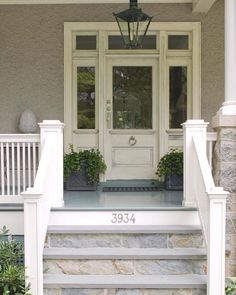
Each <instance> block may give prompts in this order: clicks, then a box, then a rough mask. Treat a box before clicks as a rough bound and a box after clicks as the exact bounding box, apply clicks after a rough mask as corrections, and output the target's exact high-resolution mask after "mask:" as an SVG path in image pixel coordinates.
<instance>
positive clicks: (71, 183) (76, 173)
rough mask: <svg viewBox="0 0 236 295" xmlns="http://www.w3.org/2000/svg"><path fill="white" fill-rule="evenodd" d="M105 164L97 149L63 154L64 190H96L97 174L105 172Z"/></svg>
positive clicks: (71, 151) (71, 148)
mask: <svg viewBox="0 0 236 295" xmlns="http://www.w3.org/2000/svg"><path fill="white" fill-rule="evenodd" d="M105 171H106V164H105V162H104V159H103V156H102V155H101V153H100V152H99V150H95V149H91V150H83V151H79V152H75V151H74V149H73V145H70V153H68V154H65V155H64V180H65V189H66V190H96V189H97V185H98V182H99V174H100V173H105Z"/></svg>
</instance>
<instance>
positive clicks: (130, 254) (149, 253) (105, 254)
mask: <svg viewBox="0 0 236 295" xmlns="http://www.w3.org/2000/svg"><path fill="white" fill-rule="evenodd" d="M43 256H44V259H46V260H50V259H53V260H55V259H70V260H73V259H89V260H93V259H103V260H104V259H122V260H126V259H137V260H143V259H148V260H150V259H157V260H171V259H175V260H176V259H177V260H178V259H184V260H186V259H206V249H204V248H182V249H181V248H179V249H171V248H159V249H158V248H96V249H94V248H45V249H44V255H43Z"/></svg>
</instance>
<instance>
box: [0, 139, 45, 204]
mask: <svg viewBox="0 0 236 295" xmlns="http://www.w3.org/2000/svg"><path fill="white" fill-rule="evenodd" d="M39 138H40V136H39V134H1V135H0V202H1V203H4V202H7V203H11V202H14V201H16V202H19V201H20V199H19V198H14V197H16V196H18V197H19V196H20V193H21V192H22V191H24V190H25V189H26V187H31V186H33V184H34V179H35V176H36V171H37V167H38V161H39V154H40V148H39Z"/></svg>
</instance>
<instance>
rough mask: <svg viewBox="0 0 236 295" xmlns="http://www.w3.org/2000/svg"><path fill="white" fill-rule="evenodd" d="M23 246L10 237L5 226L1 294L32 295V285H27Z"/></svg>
mask: <svg viewBox="0 0 236 295" xmlns="http://www.w3.org/2000/svg"><path fill="white" fill-rule="evenodd" d="M23 257H24V250H23V244H22V243H21V242H18V241H15V240H14V239H13V238H11V236H9V230H7V228H6V227H5V226H4V227H3V228H2V229H1V230H0V294H2V295H13V294H14V295H31V293H30V285H25V268H24V265H23V263H22V261H23Z"/></svg>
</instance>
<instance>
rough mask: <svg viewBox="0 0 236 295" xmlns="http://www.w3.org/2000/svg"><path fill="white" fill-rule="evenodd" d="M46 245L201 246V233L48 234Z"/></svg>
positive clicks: (74, 246)
mask: <svg viewBox="0 0 236 295" xmlns="http://www.w3.org/2000/svg"><path fill="white" fill-rule="evenodd" d="M46 247H62V248H63V247H66V248H67V247H69V248H96V247H99V248H100V247H108V248H119V247H122V248H203V247H205V245H204V240H203V236H202V234H201V233H188V234H179V233H177V234H176V233H151V234H150V233H147V234H145V233H142V234H136V233H135V234H132V233H130V234H117V233H107V234H53V233H51V234H48V235H47V241H46Z"/></svg>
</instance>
